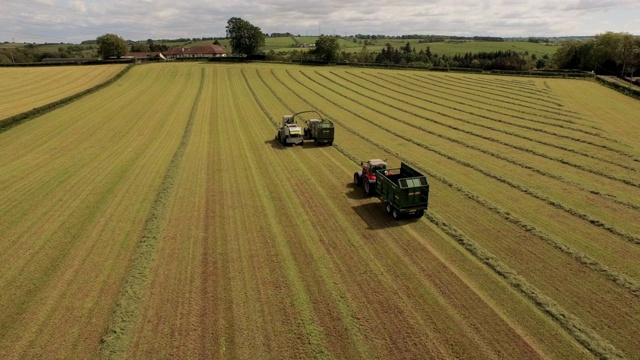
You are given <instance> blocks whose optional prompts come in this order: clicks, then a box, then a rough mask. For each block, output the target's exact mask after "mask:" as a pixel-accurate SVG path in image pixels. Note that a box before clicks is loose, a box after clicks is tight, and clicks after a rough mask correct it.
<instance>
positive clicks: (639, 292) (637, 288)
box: [263, 71, 640, 297]
mask: <svg viewBox="0 0 640 360" xmlns="http://www.w3.org/2000/svg"><path fill="white" fill-rule="evenodd" d="M272 74H273V77H274V78H276V79H277V80H278V81H279V82H280V83H281V84H282V85H283V86H285V87H286V88H288V89H289V90H290V91H291V92H292V93H295V92H294V91H293V90H292V89H291V88H290V87H289V86H288V85H287V84H286V82H284V81H282V80H281V79H280V78H279V77H278V76H277V75H276V74H275V73H273V71H272ZM287 74H288V75H289V76H290V77H291V78H292V79H293V80H294V81H296V82H298V83H299V84H300V85H302V86H303V87H305V88H307V89H308V90H309V91H311V92H313V93H315V94H317V95H318V96H319V97H321V98H323V99H324V100H326V101H328V102H330V103H332V104H333V105H335V106H336V107H339V108H341V109H343V110H345V111H348V112H350V113H352V114H353V115H354V116H356V117H360V118H361V119H363V120H366V119H365V118H363V117H361V116H359V115H358V114H357V113H355V112H353V111H352V110H350V109H349V108H347V107H345V106H342V105H340V104H337V103H335V102H333V101H331V100H330V99H327V98H326V97H324V96H323V95H321V94H319V93H318V92H316V91H315V90H313V89H311V88H309V87H308V86H306V85H304V84H302V83H301V82H299V81H298V80H297V79H295V78H294V77H292V76H291V74H289V73H288V72H287ZM263 81H264V80H263ZM267 87H269V85H268V84H267ZM272 91H273V90H272ZM303 100H304V99H303ZM304 101H305V102H307V101H306V100H304ZM307 103H308V104H309V105H310V106H312V107H313V105H312V104H311V103H309V102H307ZM313 108H315V107H313ZM316 110H317V111H320V110H318V109H316ZM331 120H332V121H334V122H335V123H337V124H340V126H342V127H344V128H345V129H347V130H348V131H349V132H350V133H352V134H354V135H356V136H358V137H360V138H362V139H364V140H365V141H367V142H369V143H371V144H376V146H377V147H379V148H381V149H383V150H385V151H386V152H388V153H389V154H392V155H394V156H396V157H397V158H398V159H400V160H402V161H404V162H407V163H410V162H411V161H410V160H409V159H407V158H406V157H404V156H402V155H400V154H399V153H397V152H395V151H393V150H391V149H389V148H387V147H385V146H383V145H380V144H379V143H378V142H376V141H374V140H373V139H369V138H367V137H365V136H364V135H362V134H361V133H359V132H357V131H356V130H353V129H352V128H350V127H348V126H347V125H346V124H345V123H344V122H342V121H340V120H336V119H331ZM366 121H368V122H370V121H369V120H366ZM334 144H335V143H334ZM337 150H338V151H340V152H341V153H343V154H344V155H345V156H347V158H349V159H351V160H353V161H354V162H355V163H358V164H359V159H357V158H355V157H353V156H351V155H349V154H348V153H347V152H346V150H344V149H342V148H339V147H338V148H337ZM417 168H418V169H419V170H421V171H422V172H424V173H426V174H429V176H431V177H434V178H436V179H438V180H439V181H442V182H443V183H444V184H446V185H447V186H449V187H451V188H453V189H455V190H457V191H459V192H460V193H462V194H463V195H465V196H466V197H467V198H469V199H471V200H473V201H475V202H477V203H478V204H480V205H482V206H483V207H485V208H487V209H488V210H490V211H491V212H493V213H495V214H498V215H499V216H500V217H502V218H504V219H505V220H507V221H509V222H511V223H512V224H514V225H517V226H518V227H520V228H521V229H523V230H524V231H526V232H529V233H531V234H533V235H534V236H536V237H538V238H539V239H541V240H543V241H544V242H545V243H547V244H549V245H551V246H552V247H553V248H555V249H558V250H560V251H561V252H562V253H564V254H566V255H568V256H570V257H571V258H573V259H574V260H576V261H578V262H579V263H580V264H582V265H584V266H586V267H588V268H589V269H591V270H594V271H596V272H598V273H600V274H602V275H603V276H604V277H606V278H607V279H608V280H610V281H612V282H614V283H615V284H617V285H619V286H621V287H623V288H624V289H626V290H627V291H629V292H630V293H631V294H632V295H634V296H637V297H640V284H638V283H637V282H636V281H634V280H633V279H631V278H629V277H627V276H626V275H624V274H622V273H620V272H617V271H615V270H612V269H610V268H609V267H607V266H606V265H604V264H602V263H599V262H598V261H596V260H594V259H592V258H590V257H589V256H587V255H585V254H583V253H581V252H580V251H577V250H575V249H573V248H571V247H570V246H568V245H566V244H564V243H562V242H561V241H558V240H555V239H554V238H553V237H551V236H550V235H548V234H546V233H544V232H543V231H541V230H539V229H538V228H536V227H535V226H533V225H531V224H528V223H527V222H525V221H523V220H522V219H519V218H518V217H516V216H514V215H512V214H511V213H509V212H508V211H504V210H502V209H500V208H499V207H498V206H496V205H494V204H492V203H491V202H489V201H488V200H485V199H482V198H481V197H479V196H477V195H475V194H474V193H472V192H470V191H468V190H466V189H464V188H462V187H460V186H458V185H456V184H454V183H452V182H451V181H449V180H448V179H447V178H445V177H443V176H441V175H438V174H436V173H434V172H432V171H430V170H428V169H425V168H422V167H420V166H417Z"/></svg>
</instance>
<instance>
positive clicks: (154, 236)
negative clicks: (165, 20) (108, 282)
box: [97, 68, 205, 359]
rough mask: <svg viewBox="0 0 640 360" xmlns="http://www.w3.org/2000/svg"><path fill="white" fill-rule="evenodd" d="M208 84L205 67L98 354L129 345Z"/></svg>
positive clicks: (121, 352)
mask: <svg viewBox="0 0 640 360" xmlns="http://www.w3.org/2000/svg"><path fill="white" fill-rule="evenodd" d="M204 84H205V71H204V68H202V71H201V75H200V86H199V88H198V92H197V94H196V97H195V99H194V102H193V105H192V107H191V113H190V115H189V120H188V121H187V124H186V126H185V129H184V132H183V134H182V140H181V141H180V144H179V145H178V147H177V148H176V151H175V153H174V155H173V158H172V159H171V162H170V163H169V167H168V168H167V172H166V173H165V175H164V178H163V179H162V183H161V185H160V189H159V190H158V193H157V194H156V197H155V200H154V202H153V205H152V207H151V211H150V212H149V215H148V217H147V220H146V222H145V226H144V231H143V234H142V237H141V239H140V241H139V243H138V246H137V248H136V250H135V253H134V255H133V260H132V262H131V265H130V268H129V270H128V271H127V275H126V276H125V278H124V280H123V283H122V287H121V289H120V293H119V295H118V298H117V301H116V305H115V308H114V310H113V313H112V315H111V318H110V320H109V325H108V327H107V330H106V331H105V334H104V335H103V337H102V339H101V340H100V348H99V350H98V354H97V357H98V358H101V359H114V358H118V359H119V358H124V357H125V356H126V351H127V346H128V344H129V342H130V340H131V336H133V334H131V331H132V330H133V328H134V324H135V319H136V318H137V317H138V315H139V312H140V302H141V301H142V299H143V295H144V294H143V292H144V287H145V285H146V283H147V282H148V279H149V273H150V270H151V267H152V265H153V262H154V260H155V254H156V250H157V248H158V242H159V240H160V239H161V235H162V230H163V225H164V217H165V215H166V212H167V207H168V204H169V200H170V197H171V194H172V192H173V188H174V185H175V182H176V179H177V176H178V171H179V166H180V163H181V162H182V159H183V157H184V154H185V152H186V148H187V145H188V144H189V140H190V138H191V131H192V129H193V124H194V122H195V115H196V112H197V110H198V105H199V103H200V98H201V96H202V92H203V89H204Z"/></svg>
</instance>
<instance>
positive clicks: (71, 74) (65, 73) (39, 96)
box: [0, 65, 126, 120]
mask: <svg viewBox="0 0 640 360" xmlns="http://www.w3.org/2000/svg"><path fill="white" fill-rule="evenodd" d="M125 66H126V65H103V66H85V67H78V66H60V67H58V66H54V67H30V68H24V69H20V71H16V69H13V68H8V67H0V78H1V79H2V80H3V81H0V93H2V96H1V97H0V120H2V119H5V118H8V117H9V116H12V115H16V114H20V113H22V112H24V111H27V110H31V109H33V108H34V107H38V106H42V105H46V104H49V103H52V102H54V101H56V100H60V99H63V98H65V97H67V96H71V95H73V94H76V93H79V92H81V91H82V90H86V89H89V88H91V87H93V86H96V85H98V84H101V83H103V82H105V81H106V80H108V79H110V78H112V77H113V76H115V75H116V74H117V73H118V72H120V71H122V70H123V69H124V68H125Z"/></svg>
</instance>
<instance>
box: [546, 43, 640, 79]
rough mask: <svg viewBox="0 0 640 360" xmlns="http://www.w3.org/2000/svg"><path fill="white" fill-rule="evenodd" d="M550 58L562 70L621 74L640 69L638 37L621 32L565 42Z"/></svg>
mask: <svg viewBox="0 0 640 360" xmlns="http://www.w3.org/2000/svg"><path fill="white" fill-rule="evenodd" d="M553 61H554V63H555V64H557V66H558V67H559V68H562V69H580V70H586V71H594V72H595V73H598V74H619V75H620V76H622V77H624V76H625V75H626V74H633V72H634V71H635V70H637V69H638V68H640V38H639V37H635V36H633V35H631V34H629V33H624V32H622V33H615V32H606V33H604V34H599V35H596V36H595V37H594V38H593V39H588V40H585V41H577V40H574V41H567V42H564V43H563V44H562V45H561V46H560V48H559V49H558V50H557V51H556V53H555V54H554V56H553Z"/></svg>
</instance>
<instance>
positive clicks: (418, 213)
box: [416, 210, 424, 219]
mask: <svg viewBox="0 0 640 360" xmlns="http://www.w3.org/2000/svg"><path fill="white" fill-rule="evenodd" d="M423 215H424V210H418V211H416V218H418V219H420V218H421V217H422V216H423Z"/></svg>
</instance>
